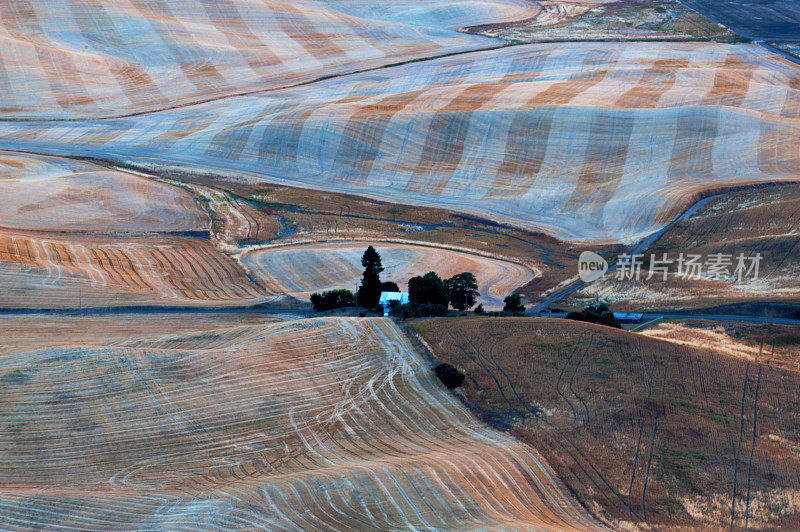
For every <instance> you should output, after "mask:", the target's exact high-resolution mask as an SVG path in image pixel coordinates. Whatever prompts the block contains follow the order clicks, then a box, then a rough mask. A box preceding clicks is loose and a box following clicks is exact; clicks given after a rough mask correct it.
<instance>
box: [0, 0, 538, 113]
mask: <svg viewBox="0 0 800 532" xmlns="http://www.w3.org/2000/svg"><path fill="white" fill-rule="evenodd" d="M371 4H376V5H375V6H373V5H371ZM535 12H536V10H535V9H534V8H533V6H531V5H530V4H529V3H528V2H526V1H523V0H492V1H489V2H485V1H478V0H456V1H447V2H445V1H442V0H438V1H429V2H416V1H409V0H381V1H380V2H360V1H348V0H341V1H317V0H292V1H286V0H261V1H254V0H195V1H189V2H187V1H185V0H82V1H76V0H48V1H47V2H43V1H40V0H3V1H2V2H0V94H1V95H2V98H0V116H16V117H28V118H29V117H48V118H53V117H76V116H80V117H87V116H93V117H95V116H109V115H119V114H127V113H136V112H144V111H150V110H153V109H158V108H164V107H170V106H174V105H180V104H186V103H191V102H195V101H200V100H205V99H210V98H218V97H221V96H226V95H231V94H237V93H242V92H250V91H255V90H265V89H274V88H276V87H282V86H288V85H292V84H297V83H302V82H307V81H310V80H313V79H316V78H319V77H322V76H329V75H332V74H342V73H348V72H353V71H356V70H360V69H365V68H374V67H378V66H381V65H384V64H388V63H396V62H400V61H406V60H408V59H414V58H416V57H421V56H431V55H437V54H444V53H451V52H459V51H468V50H473V49H478V48H485V47H488V46H492V45H493V44H495V43H493V42H492V40H490V39H487V38H484V37H476V36H471V35H466V34H459V33H457V32H455V31H454V30H456V29H458V28H459V27H461V26H467V25H471V24H478V23H482V22H486V21H489V22H491V21H495V22H501V21H509V20H516V19H519V18H525V17H527V16H529V15H530V14H531V13H535Z"/></svg>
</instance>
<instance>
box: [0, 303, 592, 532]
mask: <svg viewBox="0 0 800 532" xmlns="http://www.w3.org/2000/svg"><path fill="white" fill-rule="evenodd" d="M120 319H127V318H120ZM144 319H148V318H144ZM149 319H152V318H149ZM186 319H187V320H191V317H187V318H186ZM8 321H9V318H2V319H0V326H4V325H7V324H8ZM173 321H174V318H173ZM220 323H221V324H222V323H224V321H221V322H220ZM156 327H157V326H156ZM100 336H101V337H102V336H103V335H100ZM63 342H64V346H63V347H52V346H50V347H43V348H41V349H39V350H36V351H32V352H25V353H17V354H14V355H8V356H5V357H3V358H0V382H2V383H3V385H2V386H0V477H1V478H2V480H3V490H2V495H0V522H2V523H3V525H2V526H3V528H4V529H8V530H16V529H20V530H21V529H31V528H41V527H47V528H60V529H104V530H110V529H136V530H154V529H169V530H196V529H211V528H214V529H224V530H230V529H240V530H254V529H270V530H300V529H302V530H396V529H442V528H451V529H458V530H465V529H479V528H480V529H482V528H497V529H520V530H537V529H540V530H544V529H546V530H588V529H593V530H596V529H598V528H599V524H597V523H595V522H593V521H591V520H590V519H589V518H588V517H587V516H586V515H585V514H584V512H583V511H582V510H580V509H578V508H577V507H576V506H575V505H574V503H572V502H570V500H569V499H568V498H567V497H566V496H565V495H564V492H563V491H562V489H561V488H560V486H559V485H558V484H557V482H556V481H555V480H554V479H553V477H552V476H551V473H550V471H549V469H548V468H547V466H545V465H544V464H543V463H542V462H541V461H540V459H539V457H538V456H537V455H536V454H535V453H533V452H532V451H531V450H530V449H529V448H527V447H525V446H524V445H523V444H521V443H519V442H518V441H516V440H514V439H512V438H510V437H508V436H505V435H503V434H501V433H499V432H496V431H494V430H491V429H489V428H488V427H486V426H485V425H483V424H481V423H479V422H478V421H477V420H475V418H474V417H472V415H471V414H470V413H469V412H468V411H467V410H466V409H465V408H464V407H463V406H462V405H461V404H460V403H459V402H458V401H457V400H455V399H454V398H453V397H452V396H450V395H449V394H447V393H446V392H445V390H444V388H442V386H441V385H440V384H439V383H438V381H436V380H435V378H434V377H433V374H432V372H431V371H430V370H429V369H428V368H427V366H426V365H425V364H424V363H423V362H422V361H421V360H420V359H419V358H418V356H417V355H416V354H415V353H414V352H413V350H412V348H411V346H410V345H409V344H408V341H407V340H406V339H405V337H404V336H403V335H402V333H401V332H400V331H399V329H398V328H397V327H396V326H395V325H394V324H393V323H392V322H391V321H388V320H383V319H353V318H323V319H313V320H294V321H287V322H277V323H275V322H272V323H264V324H261V325H239V326H231V325H228V326H227V327H224V326H223V327H218V328H208V329H206V330H205V331H203V332H199V333H193V334H192V333H182V334H174V335H164V336H161V337H153V336H152V335H150V336H149V338H147V339H143V340H135V339H132V338H130V337H128V339H126V340H117V341H114V342H110V343H104V344H97V345H82V346H81V347H70V337H69V336H67V337H65V338H64V339H63Z"/></svg>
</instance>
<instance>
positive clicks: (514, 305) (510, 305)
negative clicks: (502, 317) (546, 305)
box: [503, 294, 525, 314]
mask: <svg viewBox="0 0 800 532" xmlns="http://www.w3.org/2000/svg"><path fill="white" fill-rule="evenodd" d="M503 303H505V306H504V307H503V312H510V313H512V314H522V313H523V312H525V305H523V304H522V297H521V296H520V295H519V294H511V295H509V296H508V297H506V298H505V299H504V300H503Z"/></svg>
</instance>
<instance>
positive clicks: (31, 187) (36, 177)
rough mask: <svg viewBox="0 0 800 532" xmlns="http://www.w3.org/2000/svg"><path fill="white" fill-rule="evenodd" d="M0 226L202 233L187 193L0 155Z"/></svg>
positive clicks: (70, 165) (49, 160) (205, 221)
mask: <svg viewBox="0 0 800 532" xmlns="http://www.w3.org/2000/svg"><path fill="white" fill-rule="evenodd" d="M0 198H2V201H0V227H5V228H9V229H36V230H44V231H48V230H52V231H97V232H104V233H105V232H172V233H178V232H184V231H207V230H208V229H209V225H210V224H211V220H210V219H209V217H208V215H207V214H206V213H205V211H204V210H203V209H202V207H201V206H200V204H199V202H198V201H197V200H196V199H195V198H194V197H193V195H192V194H190V193H189V192H186V191H184V190H182V189H180V188H176V187H170V186H168V185H164V184H162V183H158V182H155V181H152V180H149V179H144V178H142V177H139V176H135V175H133V174H129V173H126V172H116V171H112V170H107V169H105V168H102V167H99V166H96V165H93V164H91V163H84V162H78V161H74V160H70V159H63V158H58V157H44V156H36V155H25V154H15V153H10V152H0Z"/></svg>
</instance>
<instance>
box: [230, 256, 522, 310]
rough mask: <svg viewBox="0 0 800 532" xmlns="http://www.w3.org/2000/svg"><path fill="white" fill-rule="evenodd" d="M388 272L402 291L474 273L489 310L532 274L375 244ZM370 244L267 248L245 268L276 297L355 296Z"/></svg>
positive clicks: (475, 259)
mask: <svg viewBox="0 0 800 532" xmlns="http://www.w3.org/2000/svg"><path fill="white" fill-rule="evenodd" d="M373 244H374V245H375V249H376V250H377V251H378V253H380V255H381V260H382V263H383V267H384V272H383V273H382V274H381V279H382V280H384V281H394V282H396V283H397V284H398V286H400V289H401V290H407V289H408V280H409V279H410V278H411V277H414V276H415V275H422V274H424V273H427V272H429V271H435V272H437V273H438V274H439V276H440V277H442V278H443V279H446V278H448V277H452V276H453V275H455V274H457V273H461V272H471V273H473V274H474V275H475V277H476V278H477V279H478V288H479V290H480V302H481V303H483V305H484V306H485V307H486V308H487V309H497V308H502V307H503V298H505V297H506V296H507V295H508V294H510V293H511V292H512V291H514V290H515V289H517V288H519V287H521V286H523V285H525V284H527V283H528V282H529V281H531V280H532V279H533V278H534V277H535V276H536V275H537V272H535V271H534V270H532V269H530V268H528V267H526V266H523V265H521V264H517V263H514V262H510V261H504V260H500V259H496V258H490V257H486V256H481V255H477V254H470V253H468V252H459V251H454V250H450V249H444V248H441V247H433V246H420V245H411V244H398V243H388V242H377V243H373ZM369 245H370V243H369V242H350V241H348V242H331V243H321V244H306V245H301V246H288V247H275V248H266V249H261V250H257V251H252V252H249V253H246V254H245V255H244V256H243V257H242V263H243V264H244V265H245V267H247V269H248V271H249V272H250V274H251V275H252V276H253V277H254V278H255V279H258V281H259V282H260V283H261V284H262V285H263V286H264V287H265V288H266V289H267V290H268V291H269V292H270V293H273V294H289V295H292V296H294V297H297V298H299V299H307V298H308V296H310V295H311V293H312V292H321V291H323V290H331V289H334V288H347V289H349V290H355V285H356V284H357V283H359V282H360V280H361V274H362V273H363V267H362V266H361V255H362V254H363V253H364V250H365V249H367V246H369Z"/></svg>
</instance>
